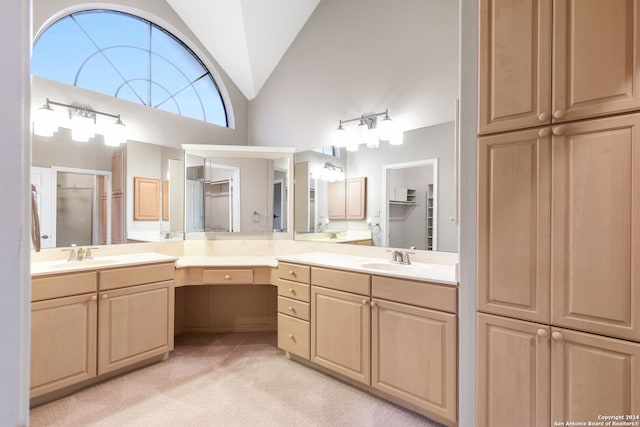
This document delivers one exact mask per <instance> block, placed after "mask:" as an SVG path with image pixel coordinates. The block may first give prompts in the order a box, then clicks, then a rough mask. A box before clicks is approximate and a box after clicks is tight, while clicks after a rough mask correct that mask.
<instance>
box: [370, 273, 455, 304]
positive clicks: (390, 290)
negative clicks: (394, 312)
mask: <svg viewBox="0 0 640 427" xmlns="http://www.w3.org/2000/svg"><path fill="white" fill-rule="evenodd" d="M371 295H372V296H373V297H374V298H381V299H386V300H389V301H396V302H403V303H406V304H411V305H417V306H420V307H425V308H431V309H434V310H441V311H447V312H449V313H457V312H458V289H457V287H455V286H450V285H441V284H437V283H429V282H419V281H414V280H404V279H396V278H392V277H383V276H373V277H372V278H371Z"/></svg>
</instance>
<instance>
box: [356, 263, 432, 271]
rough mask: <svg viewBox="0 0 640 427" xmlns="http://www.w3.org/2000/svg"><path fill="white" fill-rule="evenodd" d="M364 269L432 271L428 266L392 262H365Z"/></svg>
mask: <svg viewBox="0 0 640 427" xmlns="http://www.w3.org/2000/svg"><path fill="white" fill-rule="evenodd" d="M360 266H361V267H362V268H368V269H371V270H381V271H390V272H394V273H396V272H407V273H408V272H418V271H425V270H429V269H431V267H430V266H428V265H419V266H418V265H415V264H395V263H392V262H364V263H362V264H360Z"/></svg>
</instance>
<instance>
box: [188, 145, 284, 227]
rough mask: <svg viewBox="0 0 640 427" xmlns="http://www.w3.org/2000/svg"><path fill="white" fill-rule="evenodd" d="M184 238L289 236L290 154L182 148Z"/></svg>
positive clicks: (280, 150) (266, 150) (260, 149)
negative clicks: (183, 161) (240, 235)
mask: <svg viewBox="0 0 640 427" xmlns="http://www.w3.org/2000/svg"><path fill="white" fill-rule="evenodd" d="M183 148H184V149H185V178H186V181H185V185H186V186H185V231H186V233H187V238H207V239H217V238H224V237H225V236H226V237H230V236H232V237H238V234H236V233H243V234H245V235H247V234H249V235H255V234H260V235H264V233H283V236H286V233H288V232H289V231H290V221H291V220H290V217H291V214H290V212H291V210H292V208H291V198H290V197H289V188H291V186H292V183H291V180H292V176H291V173H290V170H291V165H292V163H293V151H294V150H293V149H291V148H275V147H247V146H227V145H223V146H219V145H183Z"/></svg>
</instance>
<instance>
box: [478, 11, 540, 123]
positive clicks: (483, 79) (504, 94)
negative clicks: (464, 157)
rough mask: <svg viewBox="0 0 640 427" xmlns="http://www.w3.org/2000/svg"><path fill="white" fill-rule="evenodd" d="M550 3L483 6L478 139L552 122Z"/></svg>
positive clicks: (481, 13) (481, 16) (481, 12)
mask: <svg viewBox="0 0 640 427" xmlns="http://www.w3.org/2000/svg"><path fill="white" fill-rule="evenodd" d="M550 108H551V0H532V1H522V0H480V51H479V109H478V111H479V118H478V127H479V130H478V133H480V134H484V133H493V132H500V131H505V130H513V129H521V128H526V127H533V126H539V125H542V124H547V123H550V122H551V116H550Z"/></svg>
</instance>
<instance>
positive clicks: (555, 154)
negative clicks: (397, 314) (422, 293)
mask: <svg viewBox="0 0 640 427" xmlns="http://www.w3.org/2000/svg"><path fill="white" fill-rule="evenodd" d="M479 4H480V35H479V43H480V46H479V104H480V105H479V117H478V119H479V120H478V135H479V136H478V201H477V203H478V248H477V252H478V259H477V261H478V273H477V274H478V276H477V300H478V303H477V310H478V314H477V320H478V322H477V325H478V330H477V332H478V349H477V373H478V378H477V417H476V418H477V425H478V426H492V427H500V426H508V425H514V423H517V424H518V425H524V426H548V425H554V422H566V421H583V422H588V421H598V415H607V414H625V415H632V414H639V413H640V319H639V313H640V255H639V251H640V145H639V144H640V140H639V139H638V138H640V137H639V136H638V133H639V132H640V64H639V62H638V61H639V58H640V35H639V32H638V31H639V28H638V25H639V24H640V0H553V1H552V0H527V1H524V0H479ZM507 402H508V404H505V403H507Z"/></svg>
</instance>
